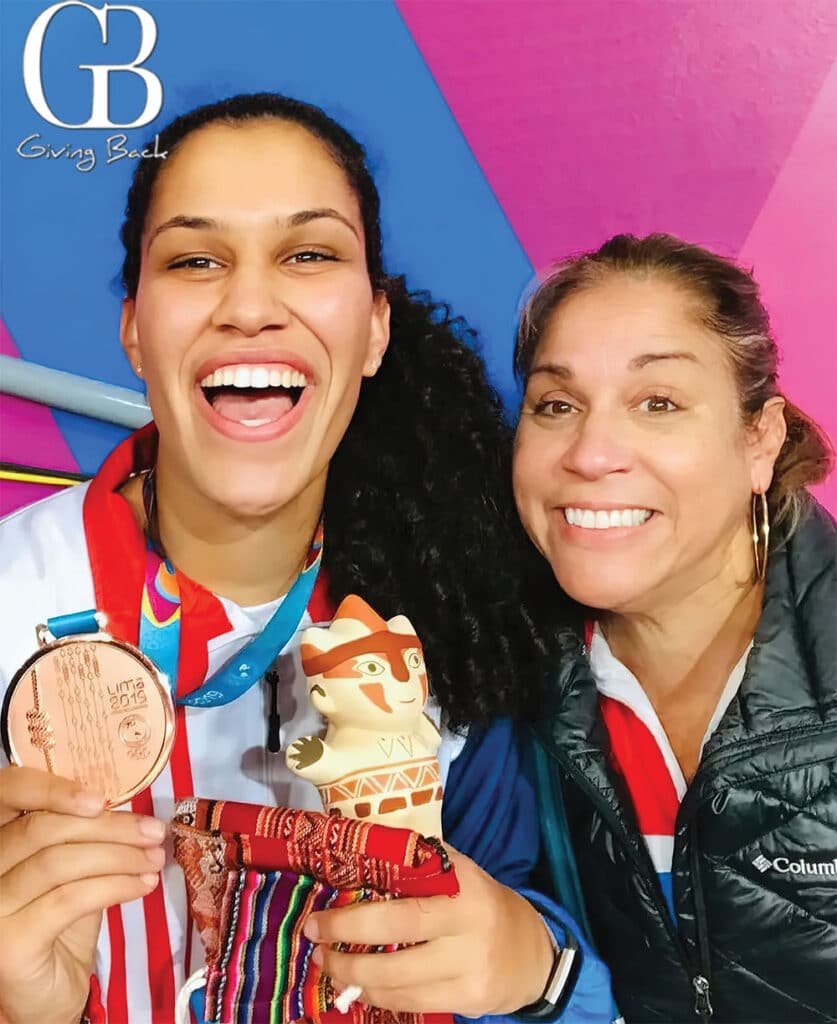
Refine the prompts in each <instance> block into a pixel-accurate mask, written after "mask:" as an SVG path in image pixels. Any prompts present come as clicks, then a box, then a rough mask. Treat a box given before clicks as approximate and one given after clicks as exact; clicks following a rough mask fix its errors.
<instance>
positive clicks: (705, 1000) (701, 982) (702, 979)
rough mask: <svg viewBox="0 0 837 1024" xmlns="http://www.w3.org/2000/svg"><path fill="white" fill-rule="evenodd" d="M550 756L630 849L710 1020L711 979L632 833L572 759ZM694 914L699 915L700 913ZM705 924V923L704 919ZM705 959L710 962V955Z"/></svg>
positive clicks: (700, 1006)
mask: <svg viewBox="0 0 837 1024" xmlns="http://www.w3.org/2000/svg"><path fill="white" fill-rule="evenodd" d="M550 746H551V745H550ZM550 756H551V757H553V758H554V759H555V760H556V761H557V762H558V764H559V765H560V766H561V767H562V768H563V769H564V771H566V772H567V774H568V775H569V776H570V777H571V778H573V779H574V780H575V782H576V783H578V784H579V785H580V786H581V788H582V790H584V792H586V793H587V795H588V796H589V797H590V799H591V801H592V802H593V805H594V806H595V807H597V808H598V810H599V811H600V812H601V813H602V814H603V815H604V816H605V817H606V818H607V820H608V822H609V823H610V824H611V827H612V830H613V832H614V834H616V835H619V836H620V837H621V839H622V844H623V846H624V847H625V849H626V850H627V852H628V856H629V857H630V859H631V862H632V863H633V865H634V867H635V868H636V869H637V871H638V872H639V875H640V877H641V878H642V879H643V881H644V882H645V883H646V888H647V890H648V892H649V894H650V895H651V896H652V897H653V900H654V903H655V904H656V906H657V909H658V911H659V916H660V917H661V918H662V921H663V925H664V927H665V929H666V931H667V932H668V934H669V937H670V939H671V942H672V945H673V946H674V949H675V950H676V952H677V955H678V957H679V958H680V963H681V964H682V966H683V970H684V971H685V972H686V975H687V976H688V978H689V980H690V982H691V985H692V990H693V992H694V999H695V1013H696V1014H697V1015H698V1016H699V1017H701V1019H702V1020H705V1021H706V1020H710V1019H711V1017H712V1013H713V1010H712V1003H711V1001H710V999H709V980H708V978H707V977H706V976H705V975H704V974H703V973H702V972H703V970H704V968H703V965H702V964H699V965H697V968H698V969H697V970H695V965H694V964H693V963H692V962H691V961H690V958H689V956H688V953H687V952H686V949H685V947H684V945H683V942H682V941H681V939H680V936H679V935H678V933H677V928H676V927H675V924H674V921H672V919H671V912H670V910H669V908H668V906H666V904H665V903H663V901H662V900H661V899H660V897H659V893H658V891H657V879H656V877H654V876H652V875H651V874H650V873H649V872H648V870H647V868H646V865H645V864H644V863H643V861H642V858H641V857H640V856H638V854H637V852H636V850H635V849H634V847H633V845H632V844H631V841H630V835H629V834H628V831H627V829H626V828H625V826H624V825H623V824H622V822H621V821H620V820H619V818H618V816H617V815H616V814H614V812H613V811H612V809H611V808H610V807H609V806H608V805H607V804H606V803H604V802H603V801H601V800H600V799H599V793H598V790H597V789H596V787H595V786H593V785H592V783H590V782H589V781H588V780H587V778H586V776H585V775H584V774H583V773H582V772H580V771H578V769H576V767H575V765H573V764H572V762H564V761H563V759H562V758H560V756H559V755H558V754H556V753H553V752H552V751H551V750H550ZM692 849H693V847H692ZM692 863H694V862H692ZM690 873H691V874H693V867H692V865H690ZM701 903H702V898H701ZM695 916H696V917H697V914H696V915H695ZM703 923H704V924H705V922H703ZM706 962H707V964H708V958H707V961H706Z"/></svg>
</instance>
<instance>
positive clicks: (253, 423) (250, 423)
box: [241, 419, 273, 427]
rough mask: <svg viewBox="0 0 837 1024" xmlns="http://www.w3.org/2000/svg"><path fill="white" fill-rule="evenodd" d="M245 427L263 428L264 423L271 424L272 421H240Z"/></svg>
mask: <svg viewBox="0 0 837 1024" xmlns="http://www.w3.org/2000/svg"><path fill="white" fill-rule="evenodd" d="M241 422H242V423H243V424H244V426H245V427H263V426H264V425H265V423H272V422H273V421H272V420H264V419H262V420H242V421H241Z"/></svg>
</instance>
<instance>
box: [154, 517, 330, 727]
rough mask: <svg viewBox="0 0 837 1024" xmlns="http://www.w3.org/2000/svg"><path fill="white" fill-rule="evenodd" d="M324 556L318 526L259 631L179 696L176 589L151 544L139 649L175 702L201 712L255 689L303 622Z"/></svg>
mask: <svg viewBox="0 0 837 1024" xmlns="http://www.w3.org/2000/svg"><path fill="white" fill-rule="evenodd" d="M322 554H323V528H322V525H320V526H319V527H318V529H317V532H316V534H315V536H314V540H313V541H312V543H311V549H310V551H309V552H308V557H307V559H306V562H305V568H304V569H303V570H302V572H301V573H300V574H299V576H297V578H296V581H295V582H294V585H293V586H292V587H291V589H290V590H289V591H288V593H287V594H286V595H285V597H284V598H283V599H282V603H281V604H280V605H279V607H278V608H277V609H276V611H275V612H274V613H273V615H272V616H271V618H270V620H269V622H268V623H267V625H266V626H265V627H264V629H263V630H262V631H261V633H259V634H258V636H256V637H254V638H253V639H252V640H251V641H250V643H249V644H247V645H246V646H245V647H244V649H243V650H241V651H239V652H238V654H236V655H235V657H233V658H232V659H231V660H230V661H228V662H227V664H226V665H224V666H223V667H222V668H221V669H219V670H218V672H216V673H215V675H214V676H212V677H211V678H210V679H207V680H206V682H205V683H203V684H202V685H201V686H199V687H198V688H197V689H196V690H193V691H192V692H191V693H189V694H187V695H186V696H182V697H177V696H176V694H177V666H178V660H179V655H180V587H179V584H178V581H177V574H176V573H175V571H174V569H173V567H172V565H171V563H170V562H169V561H167V560H166V559H163V558H161V557H160V556H159V554H157V553H156V552H155V551H154V549H153V547H152V546H151V545H149V547H148V552H147V558H146V573H145V585H144V587H143V592H142V606H141V608H140V626H139V646H140V649H141V650H142V652H143V654H145V655H147V656H148V657H149V658H151V660H152V661H153V662H154V664H155V665H157V667H158V668H159V669H160V670H161V671H162V672H165V673H166V675H167V676H168V677H169V683H170V685H171V689H172V693H173V694H175V702H176V703H177V704H185V705H187V706H189V707H201V708H206V707H220V706H221V705H223V704H229V703H230V702H231V701H234V700H235V699H236V698H237V697H240V696H241V695H242V694H243V693H246V692H247V690H249V689H250V687H251V686H255V684H256V683H257V682H258V681H259V680H260V679H261V678H262V676H263V675H264V674H265V672H266V671H267V670H268V669H269V668H270V666H271V665H272V664H273V661H274V659H275V658H276V655H277V654H278V653H279V652H280V651H281V650H282V648H283V647H285V645H286V644H287V643H288V641H289V640H290V639H291V637H292V636H293V635H294V633H295V632H296V630H297V628H298V626H299V624H300V622H301V621H302V617H303V615H304V614H305V609H306V608H307V607H308V602H309V601H310V599H311V595H312V593H313V592H314V584H315V583H316V582H317V574H318V572H319V569H320V563H321V562H322Z"/></svg>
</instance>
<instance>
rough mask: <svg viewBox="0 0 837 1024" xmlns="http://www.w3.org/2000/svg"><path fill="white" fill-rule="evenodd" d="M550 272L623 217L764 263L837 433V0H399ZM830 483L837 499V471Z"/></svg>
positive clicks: (777, 306) (793, 350)
mask: <svg viewBox="0 0 837 1024" xmlns="http://www.w3.org/2000/svg"><path fill="white" fill-rule="evenodd" d="M399 9H400V11H401V13H402V16H403V17H404V19H405V21H406V23H407V25H408V26H409V28H410V31H411V32H412V34H413V37H414V38H415V40H416V43H417V45H418V46H419V48H420V49H421V51H422V53H423V55H424V57H425V59H426V60H427V62H428V65H429V67H430V69H431V71H432V72H433V75H434V77H435V79H436V81H437V82H438V84H439V87H440V89H441V90H442V93H443V94H444V96H445V99H446V100H447V102H448V104H449V106H450V108H451V111H452V113H453V115H454V117H455V118H456V119H457V121H458V123H459V125H460V127H461V129H462V131H463V133H464V134H465V137H466V139H467V140H468V143H469V144H470V146H471V149H472V150H473V152H474V154H475V156H476V158H477V160H478V161H479V163H480V166H481V168H482V170H483V172H484V173H485V175H486V177H487V179H488V181H489V184H490V185H491V187H492V188H493V190H494V192H495V194H496V196H497V198H498V200H499V202H500V204H501V206H502V207H503V210H504V211H505V213H506V215H507V216H508V218H509V220H510V222H511V224H512V227H513V228H514V230H515V232H516V234H517V236H518V238H519V239H520V241H521V243H522V245H523V247H524V249H525V250H526V253H527V255H528V256H529V258H530V259H531V261H532V263H533V265H534V266H535V267H536V268H537V269H538V270H543V269H544V268H545V267H547V266H548V265H549V264H550V263H551V262H553V261H554V260H555V259H558V258H561V257H564V256H566V255H568V254H570V253H573V252H579V251H583V250H585V249H589V248H594V247H596V246H598V245H600V244H601V243H602V242H603V241H604V240H605V239H606V238H608V237H609V236H610V235H612V234H615V233H617V232H620V231H630V232H633V233H635V234H646V233H648V232H650V231H670V232H672V233H674V234H677V235H680V236H681V237H683V238H686V239H687V240H689V241H694V242H698V243H701V244H704V245H707V246H709V247H710V248H714V249H716V250H717V251H719V252H721V253H723V254H724V255H730V256H735V257H740V259H741V260H742V262H744V263H745V264H746V265H752V266H753V267H754V269H755V273H756V277H757V279H758V280H759V281H760V283H761V285H762V293H763V296H764V299H765V302H766V305H767V307H768V309H769V310H770V312H771V315H772V317H773V321H774V325H775V328H776V334H777V338H778V340H779V344H780V347H781V349H782V351H783V355H784V362H783V375H782V385H783V387H785V388H786V389H787V392H788V394H789V396H790V397H791V398H792V399H793V400H795V401H796V402H797V403H798V404H800V405H801V406H803V407H804V408H806V410H807V411H809V412H810V413H811V414H812V415H814V416H815V418H816V419H818V421H819V422H820V423H821V424H822V425H823V426H824V427H825V428H826V430H827V431H828V432H829V434H830V435H831V437H832V438H833V437H834V436H835V433H836V432H837V412H835V406H837V374H835V352H837V344H835V324H837V316H835V314H836V313H837V299H835V289H836V288H837V171H835V168H837V95H835V88H837V87H836V86H835V81H834V70H833V68H834V64H835V60H837V4H834V2H833V0H797V2H795V3H781V2H774V0H735V2H734V3H730V2H729V0H618V2H613V0H583V2H582V0H546V2H540V0H535V2H532V0H527V2H525V3H517V2H510V0H495V2H492V3H471V2H467V0H446V2H445V3H425V2H422V0H399ZM819 494H820V496H821V497H822V498H823V499H824V500H825V501H826V503H827V504H828V505H829V506H830V507H831V509H832V510H837V484H835V482H834V480H833V479H832V481H831V482H829V483H828V484H827V485H826V486H825V487H824V488H820V489H819Z"/></svg>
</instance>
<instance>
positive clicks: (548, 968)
mask: <svg viewBox="0 0 837 1024" xmlns="http://www.w3.org/2000/svg"><path fill="white" fill-rule="evenodd" d="M530 906H531V904H530ZM532 909H533V911H534V913H535V915H536V917H537V924H536V925H535V929H536V930H533V938H534V939H535V941H534V942H533V943H532V945H530V949H532V958H531V969H530V970H529V971H527V972H526V973H527V976H528V977H527V981H528V985H527V987H526V989H525V990H523V991H521V992H520V993H519V998H520V1005H521V1006H529V1005H530V1004H532V1003H537V1002H538V1001H539V1000H540V999H541V997H542V996H543V994H544V992H545V991H546V987H547V985H548V983H549V976H550V974H551V973H552V968H553V965H554V963H555V940H554V938H553V936H552V932H551V931H550V930H549V925H548V924H547V923H546V921H545V920H544V919H543V917H541V915H540V914H539V913H538V912H537V910H536V909H535V908H534V907H532ZM533 924H535V922H534V921H533Z"/></svg>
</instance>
